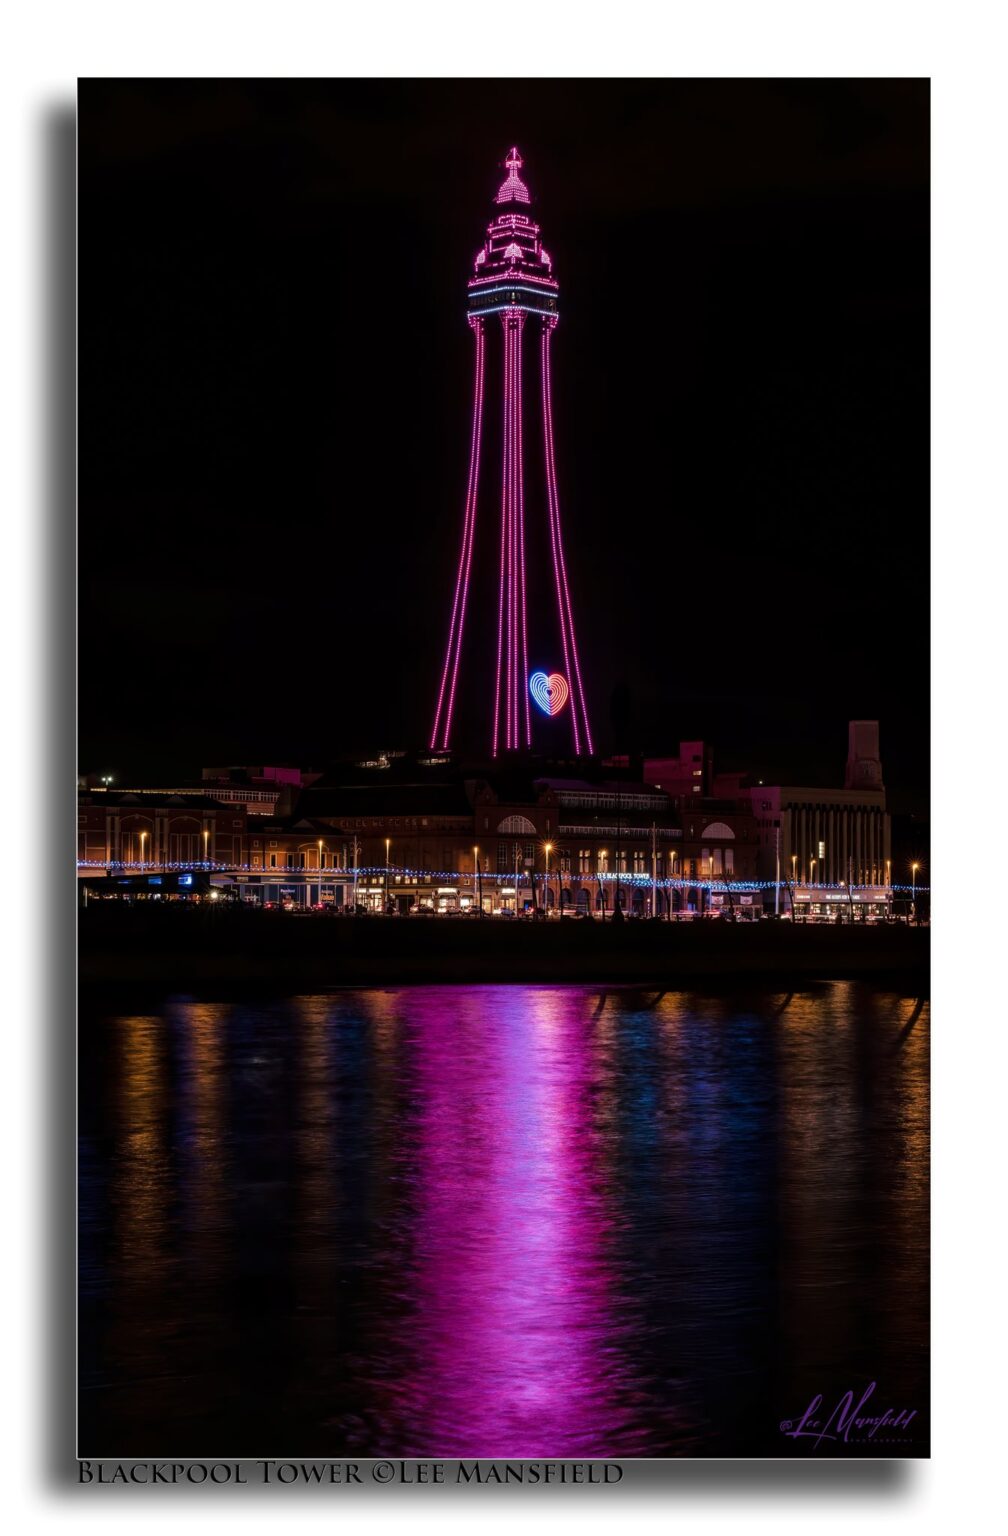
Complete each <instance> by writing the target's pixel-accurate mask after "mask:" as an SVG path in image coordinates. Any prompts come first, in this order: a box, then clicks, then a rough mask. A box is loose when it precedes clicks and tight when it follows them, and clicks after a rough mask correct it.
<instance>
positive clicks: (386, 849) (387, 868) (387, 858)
mask: <svg viewBox="0 0 1008 1536" xmlns="http://www.w3.org/2000/svg"><path fill="white" fill-rule="evenodd" d="M391 846H392V839H391V838H390V837H387V838H386V839H385V911H386V914H387V913H388V903H389V894H388V876H389V849H390V848H391Z"/></svg>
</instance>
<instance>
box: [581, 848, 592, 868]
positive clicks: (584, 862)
mask: <svg viewBox="0 0 1008 1536" xmlns="http://www.w3.org/2000/svg"><path fill="white" fill-rule="evenodd" d="M591 866H592V851H591V849H590V848H579V849H578V874H580V875H590V874H591Z"/></svg>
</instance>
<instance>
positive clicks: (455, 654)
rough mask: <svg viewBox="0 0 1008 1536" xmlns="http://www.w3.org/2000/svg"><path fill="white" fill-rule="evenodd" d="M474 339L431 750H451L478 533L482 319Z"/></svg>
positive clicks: (473, 323) (475, 326)
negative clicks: (454, 567)
mask: <svg viewBox="0 0 1008 1536" xmlns="http://www.w3.org/2000/svg"><path fill="white" fill-rule="evenodd" d="M469 324H470V326H471V327H472V333H473V337H474V339H475V343H476V348H475V378H474V382H473V417H472V441H471V444H470V449H469V481H468V485H467V488H466V503H465V515H464V517H463V520H462V548H461V550H460V552H459V564H458V575H457V576H456V578H455V600H454V602H453V603H452V612H451V623H450V625H449V628H448V645H447V648H446V650H445V662H444V668H443V670H442V673H441V687H440V690H439V692H438V701H437V709H436V711H435V714H434V728H433V730H432V731H431V741H430V745H431V751H432V752H433V751H439V750H440V751H442V752H446V751H447V750H448V745H449V741H450V739H451V722H452V712H453V710H454V707H455V685H456V682H457V680H458V669H459V658H460V656H461V654H462V631H463V626H464V624H465V610H466V600H467V598H468V596H469V572H470V570H471V568H472V552H473V538H474V535H475V532H476V491H477V485H478V482H479V458H480V437H481V434H482V423H483V354H484V348H485V345H486V336H485V332H484V323H483V321H482V320H480V319H472V320H470V322H469Z"/></svg>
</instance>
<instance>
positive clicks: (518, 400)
mask: <svg viewBox="0 0 1008 1536" xmlns="http://www.w3.org/2000/svg"><path fill="white" fill-rule="evenodd" d="M524 323H525V317H524V315H521V316H520V317H519V319H518V329H517V331H516V332H515V359H514V372H515V421H516V425H517V431H516V434H515V469H516V475H515V478H516V482H517V487H518V559H519V574H520V580H521V641H522V665H521V669H520V672H519V684H518V686H519V688H520V690H521V696H522V698H523V700H524V701H525V745H526V747H531V745H532V718H531V710H530V705H529V690H528V676H529V669H528V609H527V604H526V593H525V465H524V462H523V453H522V377H521V343H522V331H523V329H524Z"/></svg>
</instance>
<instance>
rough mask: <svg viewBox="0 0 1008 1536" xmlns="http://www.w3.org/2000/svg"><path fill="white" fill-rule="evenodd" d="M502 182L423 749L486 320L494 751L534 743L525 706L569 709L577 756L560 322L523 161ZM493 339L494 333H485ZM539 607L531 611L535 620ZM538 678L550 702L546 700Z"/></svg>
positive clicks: (462, 579)
mask: <svg viewBox="0 0 1008 1536" xmlns="http://www.w3.org/2000/svg"><path fill="white" fill-rule="evenodd" d="M504 164H505V167H506V169H507V173H508V174H507V177H506V179H505V180H504V182H503V183H502V184H501V186H500V188H499V190H498V192H497V196H496V198H495V203H496V205H497V208H498V210H499V211H498V212H497V214H496V216H495V217H494V219H493V220H492V222H491V223H490V225H489V227H488V229H487V237H486V240H485V241H484V243H483V245H482V247H481V248H480V250H479V251H478V252H477V255H476V260H475V266H474V271H475V275H474V276H473V277H471V278H470V279H469V303H468V310H469V326H470V328H471V330H472V333H473V338H474V342H475V355H474V364H475V367H474V379H473V410H472V430H471V436H470V447H469V477H468V483H467V488H466V500H465V510H464V513H463V519H462V544H461V550H460V553H459V561H458V571H457V574H456V578H455V593H454V599H453V602H452V609H451V619H450V623H449V628H448V644H447V647H446V651H445V660H444V667H443V669H442V673H441V686H440V690H439V692H438V698H437V708H436V710H435V714H434V727H433V730H432V732H431V742H430V745H431V749H432V750H434V751H447V750H448V749H449V747H450V745H451V730H452V721H453V718H454V713H455V703H456V695H457V688H458V679H459V671H460V662H461V658H462V638H463V632H464V628H465V619H466V609H467V605H468V598H469V584H470V578H471V575H472V557H473V547H474V543H475V534H476V511H477V502H478V490H479V468H480V448H481V444H482V437H483V401H484V381H485V359H486V343H487V339H488V331H489V329H490V327H491V324H492V321H491V317H492V316H494V315H498V316H499V317H500V322H501V334H502V349H501V357H502V363H501V378H502V391H503V428H502V443H501V466H502V467H501V520H500V551H499V560H498V575H497V582H498V585H497V604H496V613H497V650H496V677H495V685H494V701H493V727H492V734H491V742H492V750H493V754H494V756H495V757H496V756H497V755H498V753H499V752H501V751H518V750H521V749H525V750H528V749H529V748H530V747H531V745H532V712H531V709H530V707H529V705H530V699H532V700H534V701H535V702H536V703H537V704H538V706H539V708H540V709H541V710H542V711H543V713H545V714H547V715H555V714H557V713H559V712H560V710H561V709H562V707H563V704H565V703H566V702H567V698H568V696H569V699H570V719H571V728H572V735H573V746H574V751H575V753H577V754H578V755H580V754H581V753H582V752H587V753H592V752H593V751H594V746H593V744H592V736H591V727H590V725H589V723H588V711H587V707H586V704H585V693H584V684H583V682H582V678H581V663H580V659H579V657H578V649H577V640H576V637H575V633H574V614H573V607H572V604H571V594H570V584H569V582H568V578H567V563H566V558H565V554H564V544H563V536H562V532H561V526H560V500H559V495H558V491H557V478H556V456H555V452H554V446H553V397H552V384H551V380H550V338H551V337H552V335H553V329H554V327H555V325H556V323H557V297H558V293H559V286H558V284H557V282H556V279H555V278H554V276H553V263H552V260H551V258H550V257H549V255H548V254H547V252H546V251H545V250H544V248H543V245H542V242H541V240H540V238H539V226H538V225H537V224H535V223H534V222H533V220H532V219H531V218H530V217H529V215H528V213H525V212H522V211H521V210H522V209H523V208H525V207H527V206H528V205H529V204H530V202H531V199H530V197H529V191H528V188H527V186H526V185H525V183H524V182H523V181H522V180H521V178H520V176H519V174H518V172H519V171H520V170H521V168H522V158H521V155H520V154H519V153H518V150H517V149H512V150H511V151H510V153H509V154H508V156H507V159H506V160H505V162H504ZM526 322H530V323H531V325H532V326H533V327H534V328H535V330H536V331H537V332H538V336H539V374H540V385H541V389H540V391H539V395H540V400H541V430H542V450H543V464H544V470H545V488H546V513H547V520H548V530H549V547H550V555H551V563H552V575H553V583H552V585H553V590H554V593H555V600H556V621H557V628H558V631H559V636H560V650H561V653H562V660H563V672H562V673H561V672H560V670H559V667H554V666H553V665H552V662H553V661H554V660H557V661H558V660H559V659H560V658H559V657H557V658H553V657H545V656H544V657H543V658H542V659H543V660H546V661H549V662H550V663H551V665H550V668H549V671H548V672H547V673H544V672H542V671H536V672H534V673H532V674H530V673H529V609H528V602H527V586H528V581H527V576H528V572H527V568H526V558H525V448H524V440H523V430H522V428H523V396H522V374H523V357H522V340H523V336H524V333H525V326H526ZM494 329H496V328H494ZM539 611H540V610H539V605H536V606H535V608H534V609H533V613H534V615H535V614H538V612H539ZM540 679H545V683H546V685H548V689H549V692H548V693H547V692H544V691H543V688H544V684H543V683H542V682H541V681H540Z"/></svg>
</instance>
